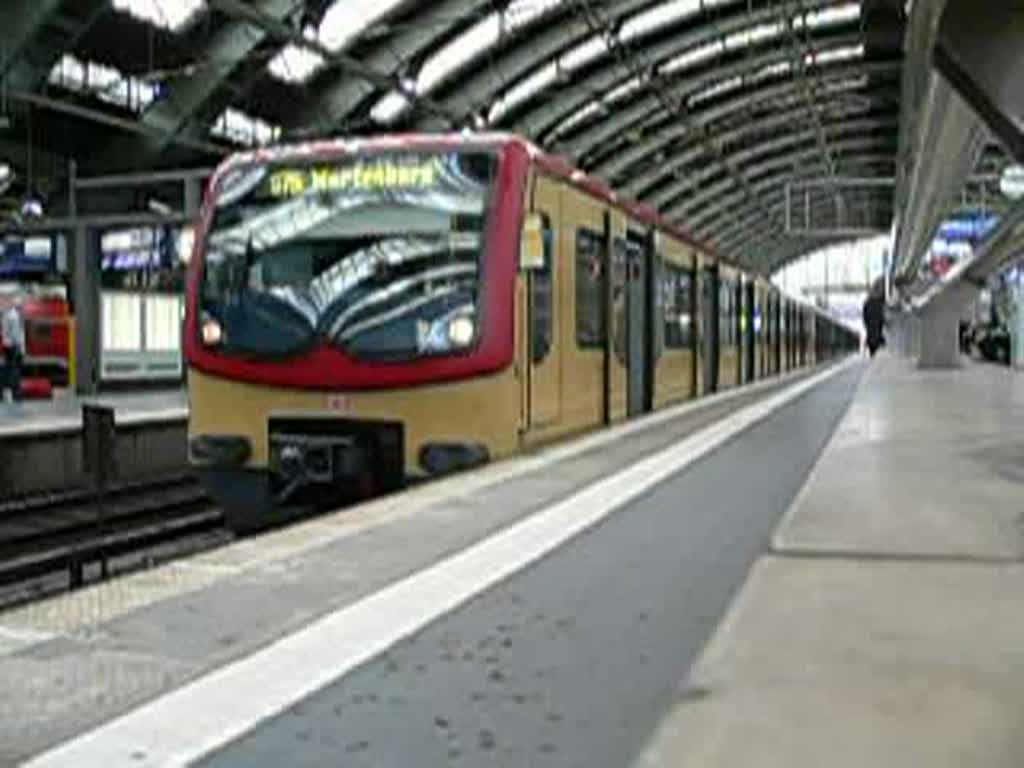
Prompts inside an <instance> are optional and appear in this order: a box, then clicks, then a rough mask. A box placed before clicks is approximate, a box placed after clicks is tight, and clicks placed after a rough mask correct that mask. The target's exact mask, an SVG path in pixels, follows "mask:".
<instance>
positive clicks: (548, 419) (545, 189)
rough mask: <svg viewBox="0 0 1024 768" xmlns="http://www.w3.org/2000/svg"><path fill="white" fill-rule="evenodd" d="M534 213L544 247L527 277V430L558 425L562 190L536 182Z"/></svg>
mask: <svg viewBox="0 0 1024 768" xmlns="http://www.w3.org/2000/svg"><path fill="white" fill-rule="evenodd" d="M533 211H534V213H535V214H537V216H538V225H539V227H540V230H541V231H540V236H541V239H542V242H543V263H542V264H540V263H539V264H537V265H536V266H535V267H534V268H533V269H531V270H530V271H529V273H528V275H527V310H526V311H527V328H528V333H527V345H526V348H527V354H528V357H529V359H528V360H527V364H526V370H527V382H528V383H527V427H528V428H529V429H537V428H539V427H543V426H547V425H550V424H554V423H556V422H557V421H558V417H559V413H560V410H561V400H562V365H561V353H562V349H561V344H560V342H559V333H558V332H557V329H555V327H554V324H555V319H556V313H555V306H554V303H555V300H556V297H557V296H558V286H557V285H556V282H557V275H558V270H557V269H556V265H557V264H558V263H559V261H560V254H559V252H558V251H559V240H560V239H561V238H559V237H558V233H557V231H556V229H555V228H556V227H557V226H558V223H559V222H560V221H561V190H560V188H559V185H558V183H557V182H555V181H553V180H551V179H547V178H545V177H543V176H540V177H538V178H537V179H536V182H535V184H534V188H533Z"/></svg>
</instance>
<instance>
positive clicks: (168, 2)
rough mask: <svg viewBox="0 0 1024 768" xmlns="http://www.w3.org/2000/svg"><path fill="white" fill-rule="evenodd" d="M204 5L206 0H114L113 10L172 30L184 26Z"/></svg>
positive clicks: (175, 30) (174, 30)
mask: <svg viewBox="0 0 1024 768" xmlns="http://www.w3.org/2000/svg"><path fill="white" fill-rule="evenodd" d="M205 7H206V0H114V10H115V11H120V12H122V13H127V14H129V15H131V16H134V17H135V18H137V19H140V20H142V21H146V22H149V23H150V24H152V25H154V26H156V27H160V28H161V29H169V30H171V31H172V32H177V31H178V30H180V29H182V28H184V27H185V26H186V25H187V24H188V23H189V22H190V21H192V20H193V19H194V18H195V17H196V16H197V15H198V14H199V12H200V11H201V10H203V9H204V8H205Z"/></svg>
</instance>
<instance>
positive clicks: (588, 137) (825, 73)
mask: <svg viewBox="0 0 1024 768" xmlns="http://www.w3.org/2000/svg"><path fill="white" fill-rule="evenodd" d="M898 71H899V64H898V63H897V62H869V63H866V64H861V65H857V66H848V65H842V66H838V67H829V68H826V69H823V70H822V81H823V82H827V83H832V82H835V81H841V80H844V79H847V78H853V77H858V76H861V75H867V76H869V77H870V76H872V75H874V76H884V75H887V74H892V73H894V72H898ZM797 87H798V86H797V84H796V83H795V82H793V81H792V80H790V81H788V82H784V83H779V84H777V85H772V86H766V87H763V88H755V89H753V90H751V91H749V92H747V93H742V94H740V95H738V96H733V97H732V98H729V99H726V100H724V101H722V102H719V103H715V104H714V105H712V106H709V107H707V108H705V109H702V110H699V111H696V112H693V113H691V115H690V120H691V121H692V122H693V123H695V124H696V127H698V128H700V127H705V126H707V125H709V124H711V123H713V122H715V121H717V120H721V119H723V118H726V117H729V116H732V115H734V114H735V113H736V112H739V111H740V110H743V109H747V108H749V107H750V106H752V105H756V104H760V103H763V102H770V101H776V100H779V99H783V98H786V97H791V96H792V95H793V94H794V92H795V90H796V88H797ZM848 93H856V91H850V92H848ZM652 119H654V120H657V121H659V122H664V123H665V126H664V128H663V129H662V130H659V131H657V132H656V136H657V139H658V141H659V143H660V144H664V143H665V142H666V141H669V140H673V139H676V138H679V137H684V136H687V135H688V134H690V133H691V131H692V128H689V127H686V126H682V125H680V124H679V123H678V122H677V121H672V120H668V116H667V115H665V114H664V112H663V109H662V107H661V105H660V103H659V102H658V101H657V100H656V99H655V98H654V97H652V96H644V97H642V98H640V99H637V100H636V101H635V102H633V103H632V104H631V105H628V106H626V107H625V108H623V109H620V110H618V111H617V112H615V113H614V114H613V115H612V116H611V117H610V118H608V119H606V120H603V121H601V122H599V123H596V124H594V125H590V126H588V127H587V128H585V129H583V130H581V131H579V132H578V133H577V134H576V135H575V136H574V137H573V138H571V139H568V140H566V141H564V142H562V144H563V146H564V147H565V149H566V151H568V152H569V153H570V154H573V155H575V156H577V157H581V156H584V155H586V154H589V153H590V152H591V150H593V149H594V148H595V147H597V146H600V145H602V144H608V143H611V142H612V141H613V140H614V139H616V138H618V137H620V136H621V135H623V134H624V133H625V132H626V131H628V130H629V129H630V128H632V127H634V126H639V125H642V124H644V123H645V122H647V121H651V120H652ZM653 139H654V137H648V138H646V139H645V140H644V141H643V142H638V143H637V145H635V146H634V147H633V148H632V149H631V150H627V151H626V152H625V153H623V154H629V155H630V157H631V158H632V159H634V160H635V159H636V158H639V157H642V156H643V155H644V154H646V153H648V152H651V151H656V150H657V149H658V148H660V146H659V145H658V144H655V143H654V141H653Z"/></svg>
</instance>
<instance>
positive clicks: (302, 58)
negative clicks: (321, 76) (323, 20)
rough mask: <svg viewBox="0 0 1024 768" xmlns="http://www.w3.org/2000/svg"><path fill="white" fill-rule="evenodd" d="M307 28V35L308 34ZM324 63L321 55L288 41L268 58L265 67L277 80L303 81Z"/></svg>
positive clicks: (287, 81)
mask: <svg viewBox="0 0 1024 768" xmlns="http://www.w3.org/2000/svg"><path fill="white" fill-rule="evenodd" d="M309 32H310V31H309V30H307V36H310V34H309ZM323 65H324V59H323V56H321V55H320V54H319V53H317V52H316V51H313V50H310V49H309V48H305V47H302V46H299V45H296V44H295V43H288V45H286V46H285V47H284V48H282V49H281V50H280V51H278V53H277V55H276V56H274V58H272V59H271V60H270V63H269V64H268V65H267V68H268V69H269V70H270V73H271V74H272V75H273V76H274V77H276V78H277V79H278V80H283V81H284V82H286V83H304V82H306V81H307V80H308V79H309V78H310V77H312V76H313V73H314V72H316V71H317V70H318V69H320V68H321V67H322V66H323Z"/></svg>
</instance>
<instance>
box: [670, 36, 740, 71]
mask: <svg viewBox="0 0 1024 768" xmlns="http://www.w3.org/2000/svg"><path fill="white" fill-rule="evenodd" d="M724 50H725V45H724V44H723V43H722V41H721V40H712V41H711V42H710V43H704V44H703V45H698V46H696V47H695V48H691V49H690V50H688V51H684V52H683V53H681V54H679V55H678V56H676V57H675V58H672V59H669V60H668V61H666V62H665V63H664V65H662V67H661V72H662V73H663V74H672V73H673V72H678V71H680V70H683V69H689V68H690V67H694V66H696V65H697V64H701V63H703V62H705V61H707V60H708V59H713V58H714V57H715V56H718V55H719V54H720V53H722V51H724Z"/></svg>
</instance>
